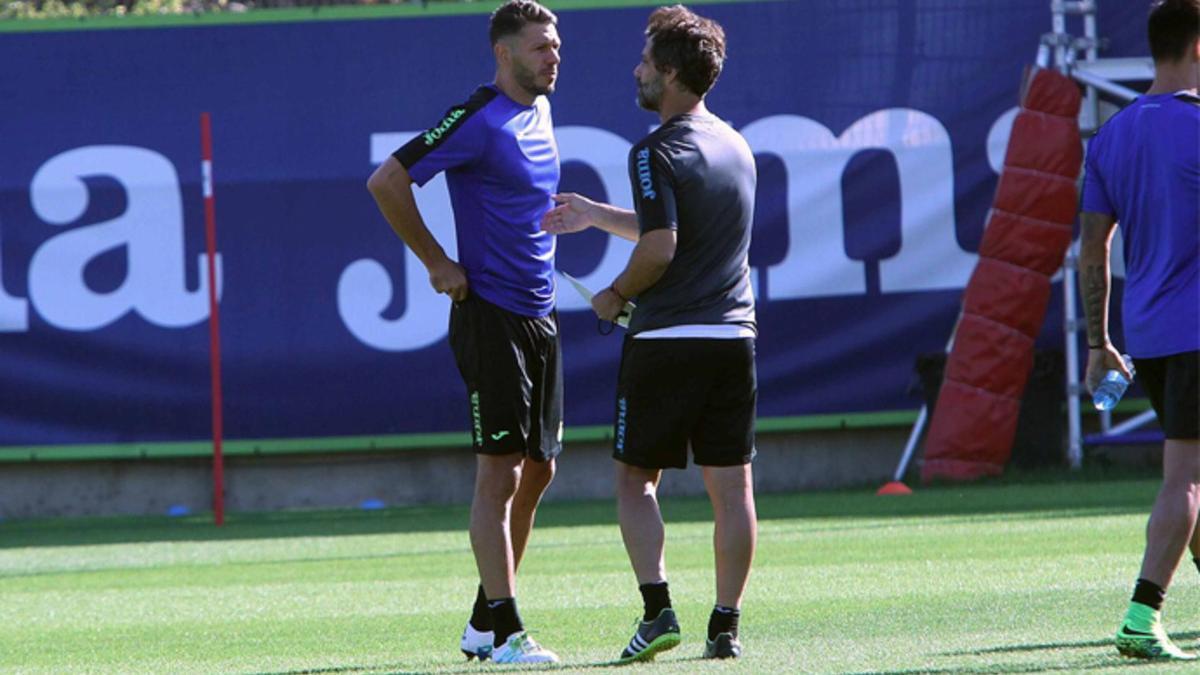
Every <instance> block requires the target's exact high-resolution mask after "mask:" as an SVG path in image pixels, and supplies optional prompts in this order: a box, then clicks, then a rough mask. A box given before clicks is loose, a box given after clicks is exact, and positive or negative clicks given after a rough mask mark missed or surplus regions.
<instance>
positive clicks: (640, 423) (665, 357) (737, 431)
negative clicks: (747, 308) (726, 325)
mask: <svg viewBox="0 0 1200 675" xmlns="http://www.w3.org/2000/svg"><path fill="white" fill-rule="evenodd" d="M757 403H758V378H757V374H756V372H755V369H754V339H753V338H743V339H732V340H720V339H691V338H688V339H674V338H671V339H643V340H637V339H634V338H631V337H626V338H625V345H624V347H623V349H622V351H621V374H620V376H619V378H618V380H617V415H616V423H615V427H614V444H613V457H614V458H615V459H617V460H618V461H621V462H624V463H625V464H630V465H633V466H639V467H643V468H647V469H667V468H677V469H683V468H686V467H687V461H688V452H687V451H688V444H689V443H690V444H691V447H692V455H693V459H694V461H695V462H696V464H699V465H701V466H740V465H743V464H746V463H748V462H750V460H752V459H753V458H754V415H755V409H756V406H757Z"/></svg>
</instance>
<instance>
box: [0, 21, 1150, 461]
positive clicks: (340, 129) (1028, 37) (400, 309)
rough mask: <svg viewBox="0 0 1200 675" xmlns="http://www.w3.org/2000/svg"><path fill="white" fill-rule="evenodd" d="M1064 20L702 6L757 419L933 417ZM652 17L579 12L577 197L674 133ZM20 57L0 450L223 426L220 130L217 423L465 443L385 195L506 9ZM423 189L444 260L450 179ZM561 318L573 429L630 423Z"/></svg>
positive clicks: (592, 259) (5, 79)
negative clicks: (711, 37)
mask: <svg viewBox="0 0 1200 675" xmlns="http://www.w3.org/2000/svg"><path fill="white" fill-rule="evenodd" d="M1048 5H1049V3H1048V2H1047V1H1046V0H1019V1H1012V2H1004V3H997V2H962V3H936V2H935V3H931V2H923V1H918V0H860V1H857V2H845V1H839V2H835V1H834V0H825V1H814V2H762V3H733V4H716V5H703V6H700V7H699V11H700V12H701V13H702V14H706V15H708V16H711V17H713V18H715V19H717V20H718V21H720V22H721V23H722V24H723V25H724V27H725V30H726V33H727V35H728V41H729V58H728V62H727V64H726V68H725V72H724V74H723V75H722V77H721V79H720V81H719V82H718V83H717V85H716V87H715V89H714V91H713V92H712V94H711V95H710V97H709V107H710V108H711V109H712V110H713V111H714V112H716V113H717V114H719V115H721V116H723V117H724V118H725V119H727V120H729V121H730V123H731V124H733V125H734V127H735V128H737V129H738V130H739V131H741V133H742V134H743V135H745V137H746V138H747V140H748V141H749V143H750V145H751V147H752V148H753V149H754V151H755V153H756V158H757V160H758V168H759V190H758V204H757V213H756V221H755V230H754V243H753V248H752V251H751V263H752V265H753V266H754V270H753V275H754V281H755V286H756V291H757V296H758V300H759V312H758V316H759V320H760V339H759V343H758V354H759V361H758V365H759V378H760V409H759V414H760V415H762V416H767V417H776V416H796V415H811V414H820V413H851V412H871V411H886V410H901V409H912V408H916V407H918V406H919V399H918V398H916V397H915V396H913V395H911V394H910V393H908V392H907V389H908V387H909V385H910V382H911V381H912V377H913V376H912V370H913V360H914V357H915V356H916V355H918V354H921V353H924V352H931V351H938V350H940V349H941V348H942V347H943V346H944V344H945V342H946V339H947V337H948V335H949V332H950V330H951V327H952V325H953V323H954V319H955V317H956V314H957V311H958V307H959V301H960V298H961V292H962V289H963V287H964V286H965V283H966V280H967V278H968V276H969V275H970V273H971V270H972V269H973V266H974V263H975V260H976V255H975V253H974V252H975V250H976V248H977V246H978V243H979V240H980V236H981V231H982V227H983V223H984V219H985V215H986V213H987V210H988V207H989V205H990V200H991V197H992V194H993V192H994V189H995V182H996V175H997V171H998V168H999V166H1000V162H1001V160H1002V158H1003V152H1004V147H1005V142H1006V140H1007V136H1008V128H1009V125H1010V124H1011V120H1012V115H1013V113H1014V111H1015V108H1014V106H1015V105H1016V100H1017V88H1018V86H1019V83H1020V79H1021V72H1022V69H1023V68H1024V67H1025V66H1026V65H1027V64H1028V63H1030V62H1031V61H1032V60H1033V57H1034V55H1035V52H1036V50H1037V44H1038V39H1039V36H1040V34H1041V33H1042V32H1044V30H1047V29H1048V28H1049V25H1050V15H1049V7H1048ZM1144 11H1145V10H1144V8H1143V7H1141V6H1140V5H1139V4H1137V3H1132V4H1131V3H1124V2H1119V1H1117V0H1110V1H1107V2H1101V3H1100V14H1099V16H1100V30H1101V33H1102V34H1103V35H1105V36H1106V37H1107V38H1108V39H1109V47H1108V51H1107V52H1106V55H1109V56H1123V55H1131V56H1132V55H1139V54H1141V53H1142V50H1143V47H1142V41H1143V39H1144V38H1143V37H1142V32H1143V28H1142V27H1143V23H1144V14H1143V13H1144ZM648 13H649V8H632V9H591V10H566V11H562V12H561V14H560V25H559V30H560V34H561V36H562V39H563V43H564V46H563V51H562V54H563V63H562V66H561V75H560V82H559V89H558V91H557V92H556V93H555V94H554V95H553V96H552V98H551V102H552V105H553V114H554V119H555V125H556V136H557V140H558V145H559V149H560V152H561V159H562V164H563V179H562V185H561V188H562V189H563V190H564V191H576V192H581V193H584V194H587V195H590V196H592V197H594V198H598V199H603V200H607V201H611V202H612V203H615V204H618V205H621V206H626V207H628V206H630V204H631V197H630V195H629V188H628V181H627V177H626V175H625V160H626V153H627V152H628V150H629V148H630V147H631V145H632V144H633V143H634V142H636V141H637V140H638V139H639V138H641V137H642V136H643V135H645V134H646V133H647V132H648V131H649V130H650V129H651V128H653V126H655V124H656V122H657V118H656V117H654V116H653V115H651V114H649V113H646V112H644V111H640V110H639V109H637V107H636V105H635V103H634V98H635V95H634V94H635V89H634V81H633V75H632V70H633V68H634V66H635V65H636V64H637V62H638V59H639V54H640V50H641V47H642V42H643V37H642V29H643V27H644V24H645V19H646V16H647V15H648ZM0 63H4V64H5V67H4V69H3V70H2V71H0V99H2V100H4V101H6V102H7V105H6V109H5V113H4V115H0V446H29V445H35V446H36V445H51V444H114V443H146V442H165V441H188V440H198V439H203V438H205V437H206V436H207V435H208V434H209V380H208V334H207V320H208V315H209V309H208V301H207V294H208V284H209V283H211V280H209V279H208V278H207V274H206V271H205V270H206V259H205V255H204V226H203V208H202V203H201V197H202V196H201V183H200V157H199V154H200V144H199V127H198V120H199V115H200V113H201V112H202V111H208V112H211V114H212V119H213V131H214V153H215V157H214V179H215V186H216V203H217V221H218V251H219V252H218V260H217V261H216V262H217V270H218V273H217V288H218V292H219V295H220V303H221V321H222V335H223V354H224V370H223V372H224V378H225V402H226V411H225V413H226V417H225V419H226V423H225V429H226V434H227V435H228V436H229V437H230V438H311V437H329V436H383V435H395V434H407V433H420V432H440V431H458V430H465V429H466V428H467V426H468V424H467V421H468V409H467V402H466V396H465V391H464V388H463V386H462V384H461V382H460V380H459V377H458V374H457V371H456V369H455V366H454V363H453V360H452V358H451V355H450V350H449V349H448V347H447V345H446V339H445V338H446V330H447V316H448V304H447V302H448V301H447V300H446V298H445V297H444V296H438V295H436V294H434V293H433V291H432V290H431V289H430V288H429V284H428V281H427V278H426V274H425V271H424V269H423V268H422V267H421V266H420V264H419V263H418V262H417V261H416V259H415V257H413V256H412V254H411V253H408V252H406V250H405V248H404V246H403V245H402V244H401V242H400V241H399V239H397V238H396V236H395V235H394V234H393V233H392V231H391V230H390V228H389V227H388V225H387V223H386V222H385V221H384V220H383V219H382V217H381V216H380V215H379V213H378V211H377V210H376V207H375V204H374V202H373V200H372V199H371V197H370V195H369V194H368V193H367V191H366V189H365V182H366V178H367V176H368V175H369V174H370V173H371V171H372V169H373V167H374V166H375V165H376V164H377V163H378V162H381V161H382V160H383V159H384V158H386V157H387V155H388V154H389V153H390V152H391V151H392V150H394V149H395V148H396V147H398V146H399V145H400V144H401V143H402V142H403V141H405V140H406V139H407V138H409V137H411V136H412V135H414V134H415V133H417V132H418V131H420V130H422V129H425V128H427V127H429V126H431V125H433V124H435V123H436V122H437V121H438V120H439V119H440V117H441V115H442V113H443V112H444V111H445V110H446V109H447V108H449V107H450V106H451V105H454V104H456V103H460V102H462V101H464V100H465V99H466V97H467V96H468V95H469V94H470V93H471V92H472V91H473V90H474V88H475V87H476V86H477V85H478V84H479V83H482V82H487V81H490V80H491V78H492V75H493V68H494V66H493V63H492V57H491V52H490V49H489V47H488V43H487V19H486V16H485V15H470V16H446V17H429V18H420V19H394V20H371V21H320V22H303V23H289V24H244V25H237V24H235V25H225V26H212V27H195V28H160V29H117V30H97V31H65V32H45V33H23V34H22V33H14V34H5V35H3V36H2V37H0ZM417 194H418V201H419V205H420V207H421V209H422V212H423V213H424V215H425V218H426V221H427V222H428V224H429V226H430V228H431V229H432V231H433V232H434V234H435V235H436V236H437V237H438V239H439V240H440V241H441V242H442V243H443V245H444V246H445V247H446V248H447V250H448V251H450V252H451V254H452V255H453V251H454V250H455V246H454V239H453V221H452V214H451V212H450V208H449V200H448V197H447V195H446V191H445V183H444V180H443V179H441V178H440V177H439V178H438V179H435V180H434V181H432V182H431V183H430V184H429V185H427V186H426V187H424V188H421V189H419V190H418V191H417ZM630 250H631V247H630V246H629V245H628V244H626V243H622V242H619V241H615V240H611V239H609V238H608V237H607V236H606V235H603V234H602V233H598V232H587V233H583V234H578V235H572V236H569V237H562V238H560V240H559V249H558V258H557V264H558V267H559V268H560V269H563V270H565V271H568V272H570V273H571V274H573V275H575V276H577V277H579V278H581V279H582V280H583V281H584V283H586V284H588V285H590V286H592V287H595V288H599V287H602V286H604V285H606V284H607V283H608V282H609V281H610V280H611V279H612V278H613V276H615V275H616V273H617V272H619V271H620V269H622V267H623V265H624V263H625V261H626V259H627V256H628V253H629V251H630ZM558 306H559V311H560V318H561V321H562V330H563V335H564V358H565V366H566V415H567V420H566V421H567V424H568V425H569V426H581V425H596V424H606V423H609V422H610V421H611V419H612V407H613V406H612V397H613V392H614V390H615V379H616V366H617V361H618V355H619V350H620V342H621V337H620V334H619V333H620V332H619V331H618V333H617V334H614V335H609V336H604V335H600V334H599V333H598V331H597V322H596V319H595V317H594V315H592V314H591V312H590V311H589V309H588V308H587V306H586V304H585V303H584V302H583V301H582V299H581V298H579V297H578V296H577V295H576V294H575V293H574V291H573V290H572V289H570V287H569V286H567V285H566V284H563V285H562V286H561V287H560V293H559V297H558ZM1053 311H1058V310H1053ZM1060 325H1061V317H1053V316H1052V317H1051V318H1050V319H1049V320H1048V322H1047V327H1046V335H1045V340H1046V341H1058V340H1060V338H1059V337H1058V334H1059V332H1060V328H1059V327H1060Z"/></svg>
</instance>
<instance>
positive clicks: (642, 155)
mask: <svg viewBox="0 0 1200 675" xmlns="http://www.w3.org/2000/svg"><path fill="white" fill-rule="evenodd" d="M637 175H638V185H639V186H641V188H642V198H643V199H655V198H657V197H658V195H657V194H656V193H655V192H654V182H653V181H651V180H650V148H642V149H641V150H638V152H637Z"/></svg>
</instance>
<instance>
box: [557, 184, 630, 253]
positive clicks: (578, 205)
mask: <svg viewBox="0 0 1200 675" xmlns="http://www.w3.org/2000/svg"><path fill="white" fill-rule="evenodd" d="M554 201H555V203H556V204H558V206H555V207H554V208H553V209H550V210H549V211H547V212H546V215H545V216H542V229H543V230H545V231H547V232H549V233H551V234H570V233H572V232H580V231H582V230H586V229H587V228H589V227H596V228H599V229H601V230H604V231H605V232H607V233H609V234H611V235H614V236H617V237H621V238H622V239H628V240H629V241H637V240H638V234H639V232H638V221H637V214H636V213H634V212H633V211H630V210H629V209H622V208H620V207H617V206H613V205H611V204H602V203H600V202H596V201H592V200H591V199H588V198H587V197H584V196H583V195H578V194H575V193H574V192H567V193H564V194H557V195H554Z"/></svg>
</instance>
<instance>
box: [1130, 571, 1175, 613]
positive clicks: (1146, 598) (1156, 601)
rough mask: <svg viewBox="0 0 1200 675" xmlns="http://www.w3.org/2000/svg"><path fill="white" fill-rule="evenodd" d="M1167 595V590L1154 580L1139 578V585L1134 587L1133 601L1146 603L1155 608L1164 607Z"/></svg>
mask: <svg viewBox="0 0 1200 675" xmlns="http://www.w3.org/2000/svg"><path fill="white" fill-rule="evenodd" d="M1166 596H1167V592H1166V590H1164V589H1163V588H1162V587H1161V586H1159V585H1158V584H1156V583H1154V582H1153V581H1146V580H1145V579H1138V580H1137V585H1135V586H1134V587H1133V601H1134V602H1139V603H1141V604H1143V605H1146V606H1147V607H1149V608H1150V609H1153V610H1160V609H1162V606H1163V599H1164V598H1165V597H1166Z"/></svg>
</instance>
